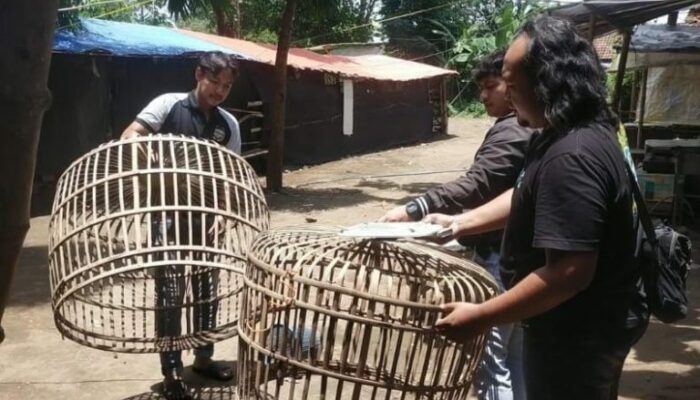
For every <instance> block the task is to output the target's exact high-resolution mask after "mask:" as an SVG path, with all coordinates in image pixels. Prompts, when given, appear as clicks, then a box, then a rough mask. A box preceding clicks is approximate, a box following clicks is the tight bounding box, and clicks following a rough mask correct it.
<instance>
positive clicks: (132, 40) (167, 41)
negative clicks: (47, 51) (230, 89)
mask: <svg viewBox="0 0 700 400" xmlns="http://www.w3.org/2000/svg"><path fill="white" fill-rule="evenodd" d="M53 49H54V51H60V52H68V53H98V54H100V53H107V54H114V55H119V56H182V55H187V54H191V53H197V52H204V51H214V50H219V51H224V52H227V53H231V54H234V55H236V56H237V57H239V58H242V59H250V60H254V61H258V62H261V63H265V64H270V65H274V64H275V57H276V51H277V50H276V47H275V46H270V45H265V44H259V43H253V42H248V41H245V40H238V39H231V38H226V37H221V36H216V35H209V34H205V33H198V32H191V31H186V30H180V29H171V28H166V27H159V26H147V25H139V24H130V23H125V22H115V21H104V20H99V19H84V20H82V29H79V30H69V29H65V28H64V29H59V30H57V31H56V33H55V35H54V47H53ZM288 62H289V66H290V67H293V68H297V69H308V70H316V71H324V72H329V73H333V74H338V75H341V76H343V77H347V78H357V79H363V78H364V79H379V80H392V81H409V80H416V79H425V78H431V77H435V76H443V75H451V74H455V73H456V72H454V71H450V70H447V69H443V68H437V67H433V66H431V65H428V64H422V63H417V62H412V61H407V60H402V59H400V58H394V57H388V56H381V55H368V56H353V57H351V56H339V55H330V54H318V53H314V52H312V51H309V50H305V49H298V48H293V49H290V51H289V59H288Z"/></svg>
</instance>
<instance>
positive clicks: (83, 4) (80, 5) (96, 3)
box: [58, 0, 128, 13]
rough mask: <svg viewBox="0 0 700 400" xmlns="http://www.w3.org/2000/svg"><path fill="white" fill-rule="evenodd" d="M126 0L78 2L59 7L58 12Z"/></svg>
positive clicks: (124, 0)
mask: <svg viewBox="0 0 700 400" xmlns="http://www.w3.org/2000/svg"><path fill="white" fill-rule="evenodd" d="M126 1H128V0H107V1H98V2H88V3H82V4H78V5H75V6H70V7H64V8H59V9H58V12H60V13H61V12H66V11H74V10H82V9H83V8H90V7H95V6H101V5H105V4H113V3H124V2H126Z"/></svg>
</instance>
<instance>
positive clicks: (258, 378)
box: [238, 227, 498, 400]
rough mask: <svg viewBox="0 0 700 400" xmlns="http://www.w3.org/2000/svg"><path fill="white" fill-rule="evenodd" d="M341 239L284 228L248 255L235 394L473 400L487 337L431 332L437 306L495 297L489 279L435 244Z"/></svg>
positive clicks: (326, 231)
mask: <svg viewBox="0 0 700 400" xmlns="http://www.w3.org/2000/svg"><path fill="white" fill-rule="evenodd" d="M338 233H339V229H335V228H321V227H313V228H287V229H279V230H272V231H268V232H265V233H263V234H262V235H260V236H259V237H258V239H256V241H255V242H254V244H253V245H252V247H251V250H250V252H249V260H250V263H249V265H248V268H247V270H246V274H245V292H244V295H243V297H242V298H243V302H242V307H243V308H242V310H241V318H240V320H239V338H240V339H239V351H238V376H239V379H238V385H239V396H240V397H241V398H273V399H290V400H291V399H316V398H336V399H340V398H348V399H350V398H352V399H359V398H362V399H394V398H409V399H418V398H433V399H463V398H465V397H466V396H467V393H468V391H469V387H470V385H471V382H472V378H473V374H474V371H475V368H476V366H477V365H478V363H479V360H480V356H481V352H482V349H483V345H484V341H485V337H484V336H483V335H480V336H478V337H476V338H473V339H470V340H468V341H465V342H463V343H456V342H453V341H451V340H447V339H445V338H444V337H443V336H441V335H439V334H438V333H436V331H435V330H434V329H433V326H434V325H435V322H436V321H437V319H438V318H440V317H441V316H442V310H441V307H440V306H441V304H444V303H449V302H455V301H468V302H476V303H480V302H483V301H486V300H488V299H489V298H491V297H493V296H495V295H496V293H497V290H498V289H497V286H496V283H495V282H494V281H493V278H491V277H490V276H489V275H488V273H487V272H486V271H485V270H483V269H482V268H481V267H478V266H477V265H476V264H473V263H471V262H469V261H466V260H464V259H463V258H461V257H458V256H453V255H451V254H448V253H446V252H444V251H443V250H442V249H440V248H438V247H436V246H433V245H429V244H426V243H421V242H416V241H408V240H401V241H382V240H364V239H351V238H347V237H340V236H339V235H338Z"/></svg>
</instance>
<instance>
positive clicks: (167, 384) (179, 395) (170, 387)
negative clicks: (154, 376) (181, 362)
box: [162, 370, 194, 400]
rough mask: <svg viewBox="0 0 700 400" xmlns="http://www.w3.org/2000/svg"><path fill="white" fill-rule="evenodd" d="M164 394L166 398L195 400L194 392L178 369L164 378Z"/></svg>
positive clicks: (168, 399)
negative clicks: (191, 391)
mask: <svg viewBox="0 0 700 400" xmlns="http://www.w3.org/2000/svg"><path fill="white" fill-rule="evenodd" d="M162 392H163V396H164V397H165V398H166V400H193V399H194V397H192V393H190V389H189V388H188V387H187V384H186V383H185V382H184V381H183V380H182V376H181V375H180V373H179V372H178V371H177V370H173V371H172V372H171V374H169V375H166V376H165V379H163V390H162Z"/></svg>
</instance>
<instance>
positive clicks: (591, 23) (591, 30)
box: [588, 13, 596, 44]
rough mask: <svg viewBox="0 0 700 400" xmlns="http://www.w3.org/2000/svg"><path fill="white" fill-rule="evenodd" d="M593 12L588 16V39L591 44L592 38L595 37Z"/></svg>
mask: <svg viewBox="0 0 700 400" xmlns="http://www.w3.org/2000/svg"><path fill="white" fill-rule="evenodd" d="M595 22H596V21H595V14H593V13H591V15H590V17H588V41H589V42H591V44H593V39H595Z"/></svg>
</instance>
